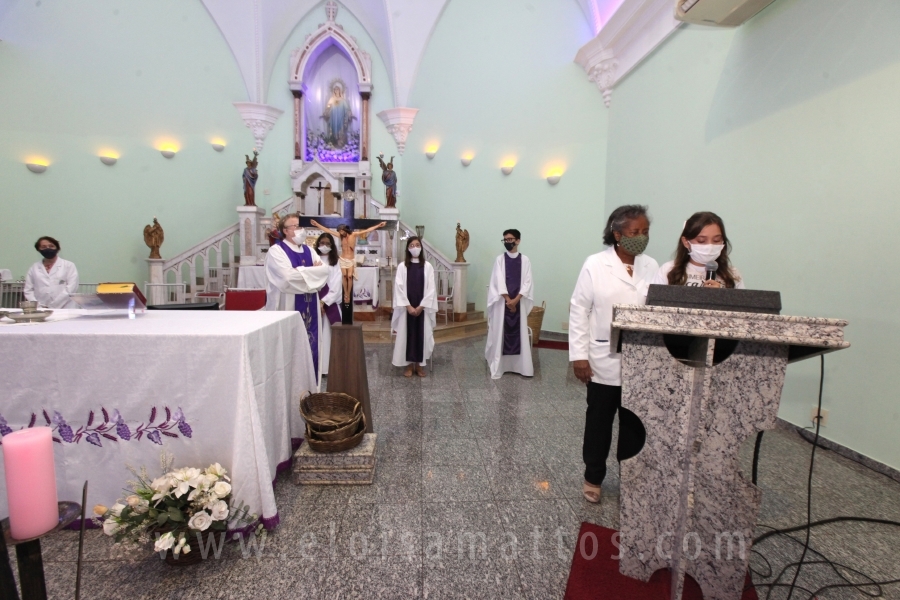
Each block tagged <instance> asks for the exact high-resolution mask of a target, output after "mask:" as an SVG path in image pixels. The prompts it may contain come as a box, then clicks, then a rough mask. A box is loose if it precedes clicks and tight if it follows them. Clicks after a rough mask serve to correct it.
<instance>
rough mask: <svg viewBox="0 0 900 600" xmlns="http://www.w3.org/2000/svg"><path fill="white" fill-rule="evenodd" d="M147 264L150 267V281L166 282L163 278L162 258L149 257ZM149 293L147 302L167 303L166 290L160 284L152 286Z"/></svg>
mask: <svg viewBox="0 0 900 600" xmlns="http://www.w3.org/2000/svg"><path fill="white" fill-rule="evenodd" d="M145 260H146V261H147V266H148V267H150V279H149V282H150V283H165V281H164V280H163V263H164V262H166V261H165V260H163V259H161V258H147V259H145ZM146 291H147V292H148V293H147V304H166V291H165V289H164V288H162V287H159V286H150V289H149V290H146Z"/></svg>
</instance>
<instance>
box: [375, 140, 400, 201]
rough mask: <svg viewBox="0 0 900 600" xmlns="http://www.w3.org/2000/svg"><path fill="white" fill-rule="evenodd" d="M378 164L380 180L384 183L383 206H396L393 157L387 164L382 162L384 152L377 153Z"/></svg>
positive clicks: (395, 176)
mask: <svg viewBox="0 0 900 600" xmlns="http://www.w3.org/2000/svg"><path fill="white" fill-rule="evenodd" d="M378 164H380V165H381V182H382V183H383V184H384V200H385V202H384V207H385V208H396V206H397V174H396V173H395V172H394V157H393V156H392V157H391V161H390V162H389V163H388V164H384V152H381V153H379V154H378Z"/></svg>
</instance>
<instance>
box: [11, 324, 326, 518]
mask: <svg viewBox="0 0 900 600" xmlns="http://www.w3.org/2000/svg"><path fill="white" fill-rule="evenodd" d="M83 312H84V311H57V313H56V314H54V315H53V317H57V316H60V317H63V318H64V317H66V316H72V315H71V314H68V315H67V314H66V313H75V314H78V313H83ZM5 322H8V321H5ZM306 341H307V339H306V331H305V329H304V328H303V321H302V319H301V317H300V315H299V313H296V312H267V311H258V312H219V311H160V312H154V311H148V312H146V313H144V314H141V315H138V316H137V318H136V319H133V320H129V319H127V318H122V317H108V318H101V317H91V316H79V317H77V318H71V319H69V320H61V321H57V322H52V323H33V324H9V325H6V324H0V369H2V370H0V373H2V374H0V381H2V385H0V388H2V390H3V391H2V394H0V434H3V435H5V434H8V433H10V432H11V431H15V430H18V429H21V428H22V427H27V426H29V424H33V425H34V426H50V427H52V428H53V436H54V438H55V439H56V440H58V443H55V444H54V449H55V460H56V481H57V488H58V496H59V499H60V500H72V501H77V502H80V501H81V488H82V485H83V484H84V481H85V480H89V481H90V485H89V494H88V495H89V497H88V507H91V506H93V505H94V504H105V505H107V506H110V505H111V504H112V503H113V502H115V501H116V499H117V498H121V497H123V496H124V495H125V492H124V491H123V488H125V487H126V481H128V480H131V479H134V476H133V475H132V474H131V473H129V471H128V470H127V468H126V465H131V466H133V467H136V468H140V467H141V466H146V467H147V470H148V471H149V475H150V476H151V477H156V476H158V475H159V474H160V471H159V459H160V453H161V452H162V451H163V450H165V451H167V452H170V453H172V454H173V455H174V457H175V467H176V468H177V467H182V466H191V467H199V468H204V467H206V466H208V465H209V464H211V463H214V462H219V463H221V464H222V466H224V467H225V468H226V469H228V471H229V474H230V476H231V478H232V485H233V493H234V497H235V498H236V499H238V500H242V501H244V502H246V503H247V504H249V505H250V510H251V512H254V513H256V514H258V515H260V516H261V517H262V518H263V522H264V524H265V525H266V526H267V527H274V526H275V525H277V523H278V510H277V507H276V506H275V495H274V491H273V488H272V483H273V480H274V479H275V476H276V469H277V467H278V465H279V464H280V463H283V462H285V461H288V460H289V459H290V457H291V438H300V437H303V433H304V423H303V419H302V417H301V416H300V413H299V405H298V400H299V398H300V395H301V394H302V393H304V392H306V391H315V390H316V377H315V374H314V372H313V365H312V359H311V356H310V351H309V344H308V343H306ZM0 443H2V438H0ZM0 447H2V446H0ZM7 514H8V509H7V498H6V482H5V476H4V473H3V464H2V461H0V517H5V516H6V515H7Z"/></svg>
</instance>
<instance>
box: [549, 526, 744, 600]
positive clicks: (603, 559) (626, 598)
mask: <svg viewBox="0 0 900 600" xmlns="http://www.w3.org/2000/svg"><path fill="white" fill-rule="evenodd" d="M615 533H616V532H615V530H613V529H607V528H606V527H600V526H599V525H592V524H590V523H582V524H581V531H579V532H578V543H577V544H576V545H575V557H574V558H573V559H572V569H571V570H570V571H569V583H568V584H567V585H566V595H565V600H668V599H669V594H670V587H669V583H670V581H669V580H670V577H669V571H668V570H661V571H657V572H656V573H654V574H653V577H651V578H650V581H648V582H647V583H644V582H643V581H638V580H636V579H631V578H629V577H625V576H624V575H622V574H621V573H619V561H617V560H615V559H613V558H611V557H613V556H618V555H619V551H618V549H617V548H616V547H615V546H614V545H613V535H615ZM591 534H593V536H592V535H591ZM585 535H587V536H588V537H587V539H585V540H584V541H582V538H583V537H584V536H585ZM594 540H597V543H598V544H599V549H597V551H596V552H594V550H595V549H596V548H597V546H595V544H594ZM581 548H584V552H583V553H582V552H581V550H580V549H581ZM591 555H593V558H592V559H590V560H589V559H588V558H587V557H588V556H591ZM747 585H748V586H749V585H750V576H749V575H748V576H747ZM682 600H703V594H702V593H701V591H700V586H699V585H697V582H695V581H694V580H693V579H692V578H690V577H686V578H685V582H684V594H683V595H682ZM742 600H758V598H757V595H756V590H754V589H753V588H750V589H748V590H746V591H745V592H744V596H743V598H742Z"/></svg>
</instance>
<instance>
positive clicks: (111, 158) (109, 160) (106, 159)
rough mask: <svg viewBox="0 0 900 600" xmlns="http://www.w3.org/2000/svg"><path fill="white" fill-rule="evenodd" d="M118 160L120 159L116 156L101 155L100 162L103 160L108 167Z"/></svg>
mask: <svg viewBox="0 0 900 600" xmlns="http://www.w3.org/2000/svg"><path fill="white" fill-rule="evenodd" d="M118 160H119V159H118V158H116V157H115V156H101V157H100V162H102V163H103V164H104V165H106V166H107V167H111V166H113V165H114V164H116V161H118Z"/></svg>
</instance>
